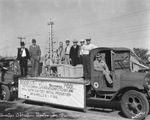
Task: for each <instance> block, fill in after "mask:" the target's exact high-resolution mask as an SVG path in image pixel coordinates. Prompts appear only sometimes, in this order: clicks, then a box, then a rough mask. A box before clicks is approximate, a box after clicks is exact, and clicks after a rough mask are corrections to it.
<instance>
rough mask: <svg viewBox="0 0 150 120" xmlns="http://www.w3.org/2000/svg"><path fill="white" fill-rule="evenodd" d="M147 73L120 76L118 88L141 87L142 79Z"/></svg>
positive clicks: (127, 73) (128, 73)
mask: <svg viewBox="0 0 150 120" xmlns="http://www.w3.org/2000/svg"><path fill="white" fill-rule="evenodd" d="M146 74H147V73H139V72H133V73H130V72H126V73H123V74H122V75H121V76H120V86H121V87H125V86H143V85H144V82H145V81H144V78H145V76H146Z"/></svg>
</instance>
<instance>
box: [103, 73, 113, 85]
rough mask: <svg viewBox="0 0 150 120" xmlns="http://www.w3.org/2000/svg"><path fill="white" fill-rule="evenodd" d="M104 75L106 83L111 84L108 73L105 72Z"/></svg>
mask: <svg viewBox="0 0 150 120" xmlns="http://www.w3.org/2000/svg"><path fill="white" fill-rule="evenodd" d="M104 75H105V78H106V80H107V82H108V83H109V84H111V83H112V79H111V77H110V75H109V73H107V72H106V73H105V74H104Z"/></svg>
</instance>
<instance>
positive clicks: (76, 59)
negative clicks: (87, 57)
mask: <svg viewBox="0 0 150 120" xmlns="http://www.w3.org/2000/svg"><path fill="white" fill-rule="evenodd" d="M71 64H72V66H76V65H77V64H79V58H78V56H73V57H72V58H71Z"/></svg>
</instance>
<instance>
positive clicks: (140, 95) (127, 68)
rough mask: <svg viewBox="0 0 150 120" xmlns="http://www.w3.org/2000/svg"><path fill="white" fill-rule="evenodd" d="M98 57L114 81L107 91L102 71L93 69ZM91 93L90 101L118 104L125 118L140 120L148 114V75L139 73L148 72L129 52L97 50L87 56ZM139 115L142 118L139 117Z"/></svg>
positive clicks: (149, 92)
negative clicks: (144, 70)
mask: <svg viewBox="0 0 150 120" xmlns="http://www.w3.org/2000/svg"><path fill="white" fill-rule="evenodd" d="M97 53H101V54H102V55H103V57H102V59H103V60H104V61H105V62H106V64H107V66H108V69H109V71H110V77H111V79H112V81H113V87H110V86H109V84H108V83H107V81H106V78H105V76H104V75H103V73H102V72H101V71H96V70H95V69H94V65H93V62H94V60H95V59H96V54H97ZM90 63H91V87H90V89H89V87H87V88H88V89H87V92H89V91H91V97H89V99H99V100H104V101H120V102H121V108H122V111H123V113H124V114H125V116H127V117H129V118H132V117H137V116H138V118H139V116H140V118H142V117H144V116H145V115H146V114H148V112H149V103H148V101H149V99H150V74H149V73H146V72H139V71H140V70H141V69H148V67H147V66H145V65H143V64H141V63H140V62H139V60H138V57H137V56H136V55H135V54H134V53H133V52H132V51H131V50H130V49H128V48H96V49H93V50H92V51H91V52H90ZM141 114H142V115H141Z"/></svg>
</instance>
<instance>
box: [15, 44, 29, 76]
mask: <svg viewBox="0 0 150 120" xmlns="http://www.w3.org/2000/svg"><path fill="white" fill-rule="evenodd" d="M20 46H21V48H18V53H17V60H18V61H19V64H20V70H21V77H27V70H28V67H27V65H28V59H29V58H30V57H29V51H28V49H27V48H25V43H24V42H21V43H20Z"/></svg>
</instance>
